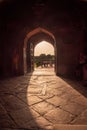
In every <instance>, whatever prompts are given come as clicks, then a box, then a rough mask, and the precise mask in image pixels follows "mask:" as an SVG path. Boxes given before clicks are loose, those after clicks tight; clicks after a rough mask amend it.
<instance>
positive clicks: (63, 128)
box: [54, 124, 87, 130]
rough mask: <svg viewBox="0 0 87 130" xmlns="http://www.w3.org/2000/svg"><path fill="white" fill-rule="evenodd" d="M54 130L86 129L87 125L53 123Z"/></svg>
mask: <svg viewBox="0 0 87 130" xmlns="http://www.w3.org/2000/svg"><path fill="white" fill-rule="evenodd" d="M54 130H87V125H64V124H61V125H59V124H56V125H54Z"/></svg>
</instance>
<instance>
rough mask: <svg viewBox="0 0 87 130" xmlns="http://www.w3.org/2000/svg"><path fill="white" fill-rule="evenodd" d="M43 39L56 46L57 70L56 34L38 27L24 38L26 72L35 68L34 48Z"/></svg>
mask: <svg viewBox="0 0 87 130" xmlns="http://www.w3.org/2000/svg"><path fill="white" fill-rule="evenodd" d="M41 41H46V42H48V43H50V44H51V45H52V46H53V48H54V55H55V71H56V40H55V37H54V35H53V34H52V33H51V32H49V31H47V30H46V29H44V28H40V27H39V28H36V29H34V30H32V31H31V32H29V33H28V34H27V35H26V37H25V39H24V47H23V61H24V74H26V73H28V72H32V71H33V70H34V49H35V46H36V45H37V44H38V43H40V42H41Z"/></svg>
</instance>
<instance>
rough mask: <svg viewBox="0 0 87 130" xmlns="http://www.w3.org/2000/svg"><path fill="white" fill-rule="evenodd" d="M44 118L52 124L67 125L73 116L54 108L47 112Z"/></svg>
mask: <svg viewBox="0 0 87 130" xmlns="http://www.w3.org/2000/svg"><path fill="white" fill-rule="evenodd" d="M44 117H45V118H46V119H47V120H49V121H51V122H52V123H54V124H57V123H58V124H60V123H63V124H67V123H70V121H71V120H72V119H73V118H74V116H73V115H72V114H70V113H68V112H66V111H63V110H62V109H59V108H55V109H53V110H51V111H49V112H48V113H47V114H45V115H44Z"/></svg>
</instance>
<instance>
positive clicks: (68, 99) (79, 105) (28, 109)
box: [0, 68, 87, 130]
mask: <svg viewBox="0 0 87 130" xmlns="http://www.w3.org/2000/svg"><path fill="white" fill-rule="evenodd" d="M0 86H1V87H0V88H1V89H0V129H3V130H25V129H27V130H69V129H71V128H72V130H86V129H87V99H86V97H87V88H86V87H84V86H82V85H81V84H80V83H79V82H77V81H72V80H68V79H62V78H60V77H57V76H56V75H55V73H54V70H53V68H42V69H40V68H38V69H36V70H35V71H34V72H33V73H29V74H26V75H25V76H19V77H15V78H11V79H6V80H3V81H0Z"/></svg>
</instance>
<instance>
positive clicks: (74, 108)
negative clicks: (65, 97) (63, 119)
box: [62, 102, 86, 115]
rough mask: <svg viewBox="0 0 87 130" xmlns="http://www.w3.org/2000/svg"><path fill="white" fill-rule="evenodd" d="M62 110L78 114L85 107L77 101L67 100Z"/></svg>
mask: <svg viewBox="0 0 87 130" xmlns="http://www.w3.org/2000/svg"><path fill="white" fill-rule="evenodd" d="M62 108H63V110H65V111H67V112H69V113H72V114H73V115H79V114H80V113H81V112H82V111H84V110H85V109H86V107H85V106H84V105H79V104H78V103H74V102H69V103H68V104H65V106H63V107H62Z"/></svg>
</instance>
